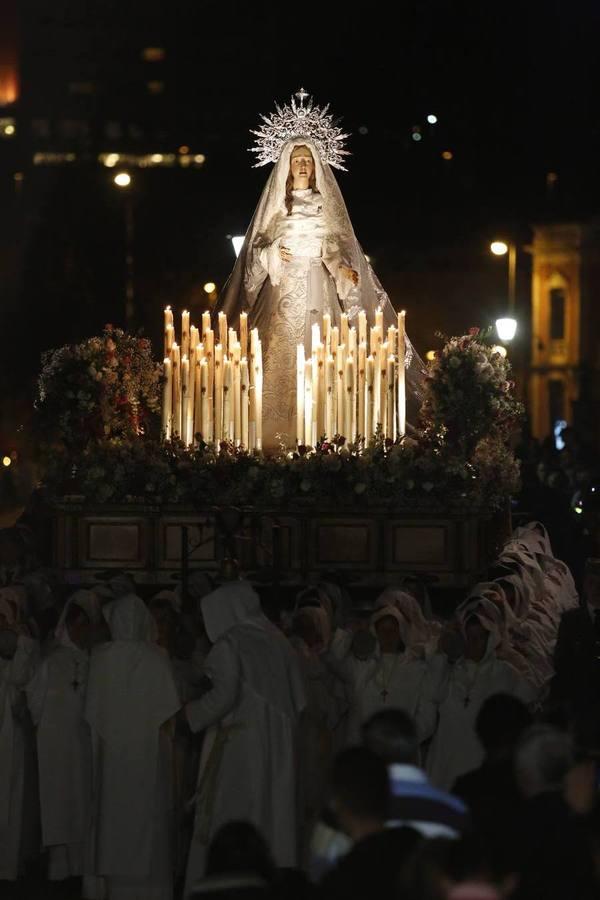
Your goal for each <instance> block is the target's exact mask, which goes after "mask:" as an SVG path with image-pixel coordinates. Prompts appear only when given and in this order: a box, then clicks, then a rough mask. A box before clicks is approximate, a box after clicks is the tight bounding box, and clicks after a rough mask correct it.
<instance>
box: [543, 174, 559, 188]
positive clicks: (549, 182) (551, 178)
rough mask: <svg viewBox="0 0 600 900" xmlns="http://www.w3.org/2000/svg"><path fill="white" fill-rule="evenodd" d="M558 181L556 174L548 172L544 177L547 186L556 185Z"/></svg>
mask: <svg viewBox="0 0 600 900" xmlns="http://www.w3.org/2000/svg"><path fill="white" fill-rule="evenodd" d="M557 181H558V172H548V174H547V175H546V184H547V185H548V186H550V185H553V184H556V182H557Z"/></svg>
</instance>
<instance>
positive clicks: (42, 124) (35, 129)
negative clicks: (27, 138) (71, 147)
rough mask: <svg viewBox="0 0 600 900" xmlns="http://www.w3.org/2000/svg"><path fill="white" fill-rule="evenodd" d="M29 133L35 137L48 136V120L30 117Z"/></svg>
mask: <svg viewBox="0 0 600 900" xmlns="http://www.w3.org/2000/svg"><path fill="white" fill-rule="evenodd" d="M31 133H32V135H33V136H34V137H36V138H49V137H50V122H49V120H48V119H32V120H31Z"/></svg>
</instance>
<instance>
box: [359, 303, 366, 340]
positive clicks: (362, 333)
mask: <svg viewBox="0 0 600 900" xmlns="http://www.w3.org/2000/svg"><path fill="white" fill-rule="evenodd" d="M366 342H367V314H366V312H365V311H364V309H361V311H360V312H359V314H358V343H359V344H366Z"/></svg>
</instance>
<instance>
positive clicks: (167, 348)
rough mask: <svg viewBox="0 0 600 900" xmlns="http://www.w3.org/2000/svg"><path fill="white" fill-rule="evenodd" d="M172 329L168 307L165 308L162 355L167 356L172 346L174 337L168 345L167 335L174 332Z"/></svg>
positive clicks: (171, 318) (170, 313)
mask: <svg viewBox="0 0 600 900" xmlns="http://www.w3.org/2000/svg"><path fill="white" fill-rule="evenodd" d="M174 330H175V329H174V328H173V313H172V311H171V307H170V306H166V307H165V329H164V333H165V342H164V350H165V352H164V355H165V356H168V355H169V354H170V352H171V345H172V344H173V340H174V336H171V344H169V334H170V333H171V332H174Z"/></svg>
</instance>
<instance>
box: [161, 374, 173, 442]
mask: <svg viewBox="0 0 600 900" xmlns="http://www.w3.org/2000/svg"><path fill="white" fill-rule="evenodd" d="M163 377H164V381H163V390H162V436H163V438H166V440H169V438H170V437H171V418H172V415H173V364H172V362H171V360H170V359H169V358H168V357H165V359H164V360H163Z"/></svg>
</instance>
